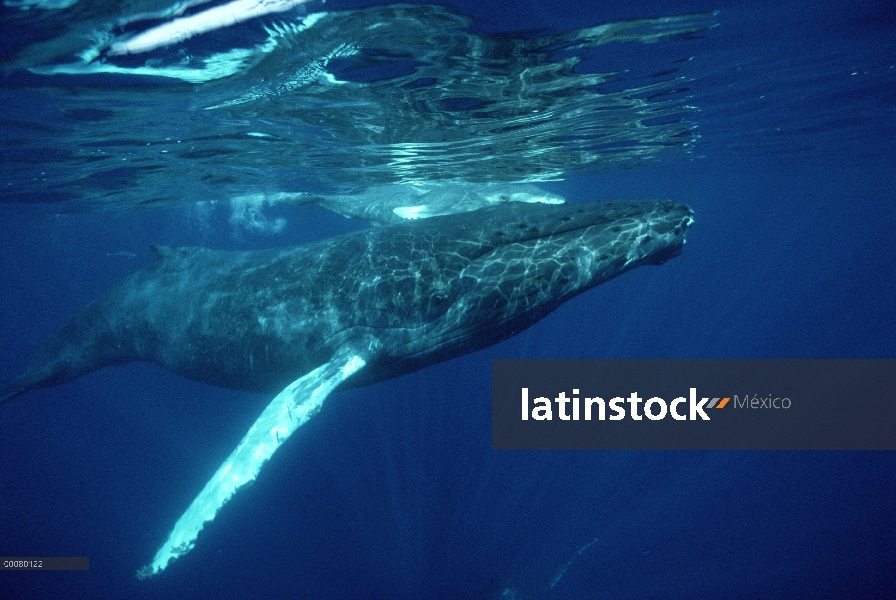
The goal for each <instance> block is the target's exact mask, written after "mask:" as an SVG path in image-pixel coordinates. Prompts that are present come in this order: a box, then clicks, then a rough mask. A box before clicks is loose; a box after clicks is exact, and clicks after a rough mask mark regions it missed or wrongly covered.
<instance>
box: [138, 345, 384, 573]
mask: <svg viewBox="0 0 896 600" xmlns="http://www.w3.org/2000/svg"><path fill="white" fill-rule="evenodd" d="M365 364H366V361H365V360H364V359H363V358H362V357H361V356H358V355H355V354H351V352H342V353H340V354H339V355H337V356H336V357H334V358H333V359H332V360H331V361H330V362H329V363H326V364H324V365H322V366H320V367H318V368H317V369H315V370H313V371H311V372H310V373H308V374H307V375H304V376H303V377H300V378H299V379H297V380H296V381H294V382H293V383H291V384H290V385H289V386H287V388H286V389H284V390H283V391H282V392H280V393H279V394H277V396H276V397H275V398H274V399H273V400H271V403H270V404H268V406H267V408H265V410H264V412H262V413H261V416H259V417H258V419H257V420H256V421H255V423H253V424H252V427H251V428H250V429H249V431H248V432H247V433H246V435H245V437H243V439H242V441H240V443H239V445H238V446H237V447H236V449H235V450H234V451H233V452H232V453H231V454H230V456H229V457H228V458H227V460H225V461H224V463H223V464H222V465H221V466H220V467H219V468H218V470H217V472H216V473H215V474H214V475H213V476H212V478H211V479H210V480H209V481H208V483H206V484H205V487H204V488H203V489H202V491H201V492H200V493H199V495H198V496H196V499H195V500H193V502H192V504H190V507H189V508H188V509H187V510H186V512H184V514H183V515H182V516H181V517H180V519H178V520H177V523H176V524H175V525H174V529H173V530H172V531H171V533H170V534H169V535H168V539H167V540H166V541H165V543H164V544H163V545H162V547H161V548H159V551H158V552H157V553H156V556H155V558H154V559H153V561H152V563H150V564H148V565H146V566H145V567H143V568H142V569H140V570H139V571H138V572H137V577H138V578H139V579H145V578H147V577H151V576H153V575H157V574H159V573H161V572H162V571H163V570H164V569H165V568H166V567H167V566H168V565H169V564H171V562H172V561H174V560H176V559H177V558H179V557H181V556H183V555H184V554H186V553H187V552H189V551H190V550H192V549H193V546H195V544H196V537H197V536H198V535H199V532H200V531H202V528H203V527H204V526H205V524H206V523H208V522H209V521H212V520H213V519H214V518H215V516H216V515H217V514H218V511H219V510H220V509H221V507H222V506H224V504H225V503H226V502H227V501H228V500H230V498H232V497H233V495H234V494H235V493H236V492H237V491H238V490H239V488H240V487H242V486H243V485H245V484H247V483H249V482H250V481H253V480H254V479H255V478H256V476H257V475H258V472H259V471H260V470H261V468H262V466H264V464H265V463H266V462H267V461H268V459H270V458H271V456H272V455H273V454H274V452H275V451H276V450H277V448H279V447H280V446H281V445H282V444H283V442H285V441H286V440H287V438H289V436H290V435H292V434H293V433H294V432H295V431H296V430H297V429H298V428H299V427H301V426H302V425H304V424H305V423H306V422H307V421H308V420H309V419H310V418H311V417H313V416H314V415H316V414H317V413H318V411H320V407H321V405H322V404H323V402H324V400H326V399H327V396H328V395H329V394H330V392H332V391H333V390H334V389H335V388H336V387H337V386H338V385H339V384H340V383H342V382H343V381H345V380H346V379H348V378H349V377H351V376H352V375H353V374H354V373H356V372H357V371H358V370H359V369H361V368H363V367H364V365H365Z"/></svg>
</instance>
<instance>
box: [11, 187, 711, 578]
mask: <svg viewBox="0 0 896 600" xmlns="http://www.w3.org/2000/svg"><path fill="white" fill-rule="evenodd" d="M692 223H693V218H692V211H691V210H690V208H688V207H687V206H685V205H683V204H678V203H675V202H671V201H656V202H634V203H596V204H560V205H552V204H541V203H535V204H528V203H516V202H511V203H502V204H498V205H495V206H490V207H486V208H481V209H479V210H475V211H471V212H463V213H457V214H451V215H447V216H438V217H432V218H427V219H422V220H414V221H408V222H404V223H400V224H398V225H392V226H384V227H372V228H369V229H366V230H363V231H358V232H354V233H350V234H346V235H343V236H339V237H334V238H330V239H326V240H322V241H319V242H315V243H312V244H306V245H303V246H297V247H291V248H276V249H270V250H259V251H248V252H240V251H221V250H210V249H205V248H178V247H159V248H156V253H157V257H156V259H155V261H154V262H153V263H152V264H150V265H149V266H147V267H146V268H144V269H143V270H141V271H138V272H136V273H134V274H133V275H131V276H130V277H129V278H127V279H125V280H124V281H123V282H122V283H120V284H119V285H118V286H117V287H115V288H113V289H112V290H110V291H109V292H107V293H106V294H105V295H103V296H101V297H100V298H98V299H96V300H95V301H93V302H92V303H91V304H89V305H88V306H87V307H86V308H85V309H84V310H83V311H82V312H81V313H80V314H78V315H76V316H75V317H74V318H73V319H72V320H71V321H70V322H69V323H68V324H66V325H65V326H64V327H63V328H62V329H61V330H60V331H59V333H58V334H57V335H56V336H55V337H54V338H52V339H51V340H50V341H49V342H47V344H46V345H45V346H44V347H43V348H42V349H41V350H40V351H39V352H38V354H37V355H36V357H35V358H34V359H33V360H32V361H31V363H30V364H29V365H28V366H27V368H26V369H25V372H24V373H23V374H22V375H21V376H20V377H18V378H17V379H16V380H15V381H13V382H12V383H11V384H9V385H8V386H7V387H6V388H4V389H3V390H0V402H2V401H5V400H8V399H9V398H12V397H14V396H17V395H20V394H22V393H25V392H27V391H28V390H30V389H33V388H36V387H46V386H52V385H59V384H62V383H65V382H67V381H71V380H73V379H75V378H77V377H79V376H81V375H84V374H86V373H89V372H91V371H94V370H96V369H99V368H102V367H105V366H109V365H115V364H123V363H127V362H129V361H133V360H144V361H151V362H155V363H158V364H160V365H162V366H165V367H167V368H168V369H170V370H172V371H174V372H175V373H178V374H180V375H183V376H185V377H188V378H190V379H195V380H198V381H203V382H206V383H211V384H214V385H218V386H223V387H227V388H233V389H239V390H248V391H253V392H262V393H269V394H276V396H275V397H274V399H273V400H272V401H271V403H270V404H269V405H268V406H267V408H266V409H265V410H264V411H263V412H262V414H261V416H259V418H258V420H257V421H256V422H255V424H254V425H253V426H252V427H251V428H250V430H249V432H248V433H247V434H246V436H245V437H244V438H243V440H242V441H241V442H240V444H239V445H238V446H237V448H236V449H235V450H234V451H233V453H232V454H231V455H230V456H229V457H228V458H227V460H225V461H224V463H223V464H222V465H221V467H220V469H219V470H218V472H217V473H215V475H214V476H213V477H212V479H211V480H210V481H209V482H208V483H207V484H206V486H205V488H204V489H203V490H202V492H200V494H199V495H198V496H197V497H196V499H195V500H194V501H193V503H192V504H191V505H190V507H189V508H188V509H187V511H186V512H185V513H184V514H183V516H182V517H181V518H180V519H179V520H178V522H177V523H176V524H175V526H174V529H173V530H172V532H171V534H170V536H169V538H168V540H166V542H165V543H164V545H163V546H162V547H161V548H160V550H159V551H158V553H157V554H156V556H155V558H154V559H153V561H152V562H151V563H150V564H149V565H147V566H146V567H144V568H143V569H141V570H140V572H139V573H138V576H140V577H146V576H150V575H154V574H157V573H159V572H161V571H162V570H163V569H165V567H166V566H167V565H168V564H169V563H170V561H172V560H174V559H176V558H177V557H178V556H181V555H183V554H184V553H186V552H188V551H189V550H190V549H191V548H192V547H193V545H194V544H195V540H196V536H197V535H198V533H199V531H200V530H201V529H202V527H203V525H204V524H205V523H206V522H207V521H210V520H212V519H213V518H214V516H215V514H216V513H217V511H218V509H220V507H221V506H222V505H223V504H224V503H225V502H226V501H227V500H228V499H229V498H230V497H231V496H232V495H233V494H234V493H235V492H236V490H237V489H238V488H239V487H241V486H242V485H244V484H245V483H248V482H250V481H252V480H254V479H255V477H256V475H257V473H258V471H259V469H260V468H261V466H262V465H263V464H264V462H266V461H267V460H268V459H269V458H270V456H271V455H272V454H273V453H274V451H275V450H276V449H277V448H278V447H279V446H280V445H281V444H282V443H283V442H284V441H285V440H286V439H287V438H288V437H289V435H290V434H292V433H293V432H294V431H295V430H296V429H297V428H298V427H299V426H301V425H302V424H303V423H305V422H306V421H307V420H308V419H309V418H310V417H312V416H313V415H314V414H316V412H317V411H318V410H319V409H320V406H321V404H322V402H323V401H324V400H325V399H326V397H327V395H328V394H330V393H331V392H332V391H333V390H335V389H337V388H340V387H342V388H345V387H354V386H360V385H366V384H370V383H374V382H377V381H382V380H385V379H389V378H392V377H396V376H398V375H402V374H405V373H410V372H413V371H416V370H418V369H421V368H423V367H425V366H427V365H432V364H435V363H438V362H440V361H444V360H448V359H450V358H453V357H456V356H460V355H462V354H466V353H468V352H471V351H474V350H478V349H481V348H485V347H487V346H490V345H492V344H495V343H497V342H499V341H501V340H503V339H506V338H508V337H510V336H512V335H514V334H516V333H519V332H520V331H522V330H523V329H525V328H526V327H528V326H530V325H532V324H533V323H535V322H536V321H538V320H539V319H541V318H543V317H544V316H546V315H547V314H548V313H550V312H551V311H552V310H553V309H555V308H556V307H558V306H559V305H560V304H562V303H563V302H565V301H566V300H569V299H570V298H572V297H574V296H576V295H578V294H580V293H582V292H584V291H586V290H588V289H590V288H592V287H594V286H596V285H599V284H601V283H603V282H605V281H607V280H609V279H611V278H613V277H616V276H617V275H620V274H621V273H624V272H626V271H628V270H630V269H633V268H635V267H638V266H641V265H648V264H662V263H663V262H665V261H666V260H668V259H670V258H672V257H674V256H677V255H678V254H679V253H680V252H681V249H682V246H683V245H684V243H685V233H686V231H687V229H688V227H690V225H691V224H692Z"/></svg>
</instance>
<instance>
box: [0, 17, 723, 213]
mask: <svg viewBox="0 0 896 600" xmlns="http://www.w3.org/2000/svg"><path fill="white" fill-rule="evenodd" d="M303 6H311V3H307V4H305V5H303ZM315 6H316V5H315ZM145 8H146V9H147V11H148V12H147V14H158V11H156V12H152V11H151V10H150V9H151V8H153V7H150V6H149V5H148V4H146V6H145ZM201 8H203V7H199V8H194V9H193V10H200V9H201ZM299 8H301V7H299ZM172 14H173V13H172ZM136 18H137V17H136V16H135V15H131V16H130V17H127V18H125V19H119V20H116V19H115V18H114V17H109V18H108V19H107V20H109V21H110V23H111V24H109V25H108V26H106V27H105V28H104V27H103V26H102V22H100V23H97V22H96V21H92V22H90V23H84V24H82V26H81V29H80V30H79V29H77V28H76V26H75V25H73V26H72V30H71V31H70V32H69V33H68V34H67V37H65V39H64V40H63V39H62V38H63V36H60V41H59V42H58V43H59V44H60V47H59V48H57V49H56V50H54V49H53V48H52V47H51V46H52V40H51V41H48V42H42V43H40V44H35V45H34V46H40V45H41V44H43V45H44V46H46V47H41V48H40V49H33V48H34V46H30V47H29V48H26V49H23V51H22V52H21V53H19V54H18V55H17V56H16V65H15V66H16V68H27V69H30V70H31V71H33V72H35V73H39V74H45V75H48V76H54V75H55V76H59V75H60V74H66V75H72V76H74V77H75V79H74V80H72V81H71V82H69V81H68V80H67V78H66V85H68V84H69V83H71V84H73V85H76V86H77V85H81V84H83V85H82V87H79V88H78V89H79V94H78V95H77V96H76V97H72V96H71V95H66V96H65V97H60V98H58V113H57V114H63V115H68V114H75V115H76V118H75V119H63V120H62V121H61V123H60V127H59V128H58V129H57V130H56V131H54V132H53V134H52V140H50V141H49V142H48V141H46V140H37V139H35V138H34V136H29V135H28V134H27V131H30V130H31V129H32V126H33V123H32V121H34V120H35V119H34V116H33V115H32V114H31V113H30V112H26V111H24V110H20V109H18V108H16V107H14V106H13V107H12V108H11V110H10V114H9V115H8V118H9V122H10V123H11V125H12V126H13V127H15V125H16V124H17V123H19V122H21V123H22V127H21V129H22V133H21V134H18V135H19V137H21V138H22V139H24V140H27V141H26V142H25V144H23V145H22V146H21V147H15V148H10V153H11V156H10V160H8V161H4V162H3V164H0V178H2V179H4V180H6V181H7V182H9V183H10V185H8V186H5V187H4V188H3V189H2V190H0V202H21V201H22V198H23V197H27V198H28V199H27V201H28V202H41V201H42V200H41V198H49V197H53V198H54V204H55V206H56V208H57V209H61V210H63V211H65V210H68V208H67V205H68V204H71V205H76V206H74V207H73V208H72V210H101V209H104V208H127V207H133V206H137V205H140V206H145V205H149V204H176V203H181V202H183V201H184V199H185V198H231V197H235V196H240V195H247V194H253V193H259V192H263V193H276V192H280V191H309V190H325V191H326V193H329V194H344V193H351V192H352V191H354V190H355V189H356V188H357V187H359V186H360V187H366V186H374V185H386V184H395V183H414V182H431V181H440V182H446V181H448V182H475V183H488V182H518V183H524V182H532V183H534V182H543V181H551V180H558V179H564V178H566V177H567V176H569V175H570V174H571V173H573V172H583V173H587V172H593V171H599V170H601V169H605V168H607V167H608V166H610V165H614V166H619V165H622V166H637V165H638V164H641V163H643V162H644V161H649V160H651V159H653V158H655V157H658V156H660V155H661V153H664V152H666V151H667V150H674V149H676V148H678V149H685V151H687V149H688V148H689V147H690V146H691V145H692V143H693V142H694V141H695V140H696V139H697V136H696V129H695V125H694V123H692V122H691V121H690V120H689V115H691V114H693V113H694V112H695V110H696V109H695V108H694V107H691V106H689V105H688V104H687V100H688V92H687V87H688V80H687V74H686V70H687V62H688V58H689V56H690V54H691V53H693V52H696V51H697V50H699V49H698V48H694V47H691V46H689V44H692V43H693V42H691V41H690V40H691V39H694V38H699V37H701V36H704V35H706V34H707V32H708V31H709V30H710V29H711V28H712V27H713V26H714V17H713V16H712V15H711V14H701V15H682V16H677V17H666V18H657V19H644V20H637V21H626V22H617V23H608V24H605V25H601V26H597V27H587V28H583V29H579V30H573V31H568V32H563V33H551V34H545V35H542V36H533V35H528V36H524V35H514V34H500V35H499V34H491V33H487V32H482V31H480V30H477V29H476V28H475V22H474V21H473V20H472V19H470V18H469V17H466V16H464V15H460V14H457V13H455V12H453V11H452V10H451V9H450V8H447V7H442V6H427V5H391V6H374V7H370V8H365V9H359V10H353V11H346V12H318V13H311V14H308V15H305V16H293V15H292V14H291V13H278V15H274V16H273V17H272V16H270V15H269V16H268V17H262V18H260V19H258V25H259V26H258V27H243V28H241V29H240V31H239V38H238V39H237V40H236V42H234V41H233V40H231V39H226V42H227V45H226V46H224V47H223V48H222V46H221V45H220V44H205V41H206V39H208V40H213V39H214V38H215V37H216V36H218V35H223V34H222V32H221V31H218V32H209V33H206V34H205V35H204V36H203V38H205V39H203V40H202V42H201V43H196V44H191V43H189V42H184V43H177V44H172V45H171V46H168V47H165V48H163V49H156V50H154V51H153V52H149V53H144V54H138V55H136V56H135V55H128V56H124V57H122V56H110V55H109V53H108V50H109V48H110V47H111V46H112V45H114V44H117V43H126V42H127V41H128V39H131V40H133V39H135V38H127V37H125V35H126V34H121V33H120V29H119V27H120V26H119V25H117V24H116V23H119V22H123V21H124V22H126V21H128V19H136ZM159 18H161V17H159ZM164 18H166V19H173V18H174V17H172V16H167V17H164ZM272 19H273V20H272ZM97 20H98V19H97ZM143 22H144V21H143V19H141V20H139V22H137V23H135V25H141V24H143ZM146 23H152V21H151V20H146ZM88 27H92V29H87V32H89V31H91V30H96V31H97V33H96V34H95V38H94V39H93V41H87V42H85V41H84V35H75V32H78V33H86V32H84V31H83V30H84V29H85V28H88ZM132 28H133V26H132V25H128V29H132ZM229 30H234V28H232V27H231V28H229ZM233 33H236V31H235V30H234V31H233ZM116 34H118V36H117V37H116ZM629 43H636V44H638V43H640V44H646V45H650V46H652V48H647V49H646V50H645V52H644V53H639V55H641V54H643V56H644V58H642V59H641V60H639V61H638V63H637V64H631V65H627V68H626V70H623V71H608V70H606V69H604V70H603V72H601V70H600V67H601V63H602V61H601V60H600V58H601V55H602V53H604V52H607V53H612V52H613V46H614V45H615V44H629ZM77 44H80V46H77ZM85 46H87V47H86V48H85ZM32 49H33V50H32ZM676 57H677V58H676ZM101 73H105V74H106V75H107V76H108V77H109V78H111V79H110V81H111V82H113V83H114V81H115V79H116V78H123V77H130V76H140V77H142V76H158V78H157V79H156V80H153V81H148V80H140V81H135V82H134V84H135V85H137V87H138V88H139V90H140V93H139V94H135V93H134V91H133V89H131V88H128V87H127V86H125V87H120V86H115V85H108V86H103V85H97V86H94V85H93V82H95V81H97V80H95V79H88V78H80V77H78V74H90V75H94V74H101ZM184 81H186V82H189V83H190V84H193V85H190V86H185V85H183V83H182V82H184ZM41 93H42V94H43V95H44V96H46V95H49V96H50V98H49V102H50V104H49V107H50V108H49V109H48V110H50V109H56V108H57V107H56V106H55V105H53V98H52V95H53V92H46V93H45V92H43V91H42V92H41ZM0 95H2V91H0ZM138 96H139V97H138ZM97 112H103V113H104V115H102V116H97V117H96V118H88V119H84V120H89V121H90V125H89V127H85V124H84V122H83V120H79V119H78V118H77V115H78V113H97ZM17 113H19V114H17ZM122 132H127V135H123V133H122ZM13 135H17V134H13ZM32 140H34V141H32ZM47 146H52V147H53V148H54V150H55V151H54V153H53V154H52V155H51V159H52V160H51V161H50V162H49V164H45V165H43V166H42V167H41V169H40V171H39V172H36V173H35V172H32V171H29V170H28V169H22V168H21V167H20V165H22V164H26V165H27V164H30V163H29V157H30V156H32V155H33V154H35V153H38V152H41V153H43V154H46V152H45V148H46V147H47ZM13 166H16V168H15V169H14V168H13ZM299 184H301V186H302V187H299ZM65 200H71V202H70V203H69V202H66V201H65ZM408 206H415V205H408Z"/></svg>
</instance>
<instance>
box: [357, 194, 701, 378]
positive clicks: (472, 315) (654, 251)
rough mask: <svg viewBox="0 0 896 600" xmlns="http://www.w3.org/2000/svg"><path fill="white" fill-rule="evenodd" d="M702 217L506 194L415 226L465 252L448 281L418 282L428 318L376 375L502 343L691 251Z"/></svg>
mask: <svg viewBox="0 0 896 600" xmlns="http://www.w3.org/2000/svg"><path fill="white" fill-rule="evenodd" d="M693 222H694V220H693V211H692V210H691V209H690V208H689V207H688V206H686V205H684V204H679V203H676V202H672V201H647V202H603V203H595V204H563V205H551V204H542V203H533V204H522V203H506V204H501V205H496V206H492V207H488V208H483V209H480V210H477V211H474V212H470V213H464V214H458V215H450V216H446V217H441V218H439V219H431V220H428V221H426V222H423V223H420V224H415V225H413V226H408V227H418V228H420V230H418V231H417V234H418V236H419V237H426V236H422V235H421V233H422V229H423V228H426V230H427V231H428V232H429V234H428V235H429V237H430V238H432V239H434V240H436V241H433V244H438V243H439V241H438V240H440V239H442V240H446V241H445V242H444V243H445V245H446V247H445V248H443V249H442V250H441V251H440V254H441V255H443V256H448V257H453V258H455V260H453V266H452V267H451V268H447V267H445V266H443V267H442V268H441V269H440V272H441V273H442V274H443V275H445V278H444V279H443V280H441V281H438V280H436V278H431V277H430V278H428V279H429V281H430V285H429V287H428V288H427V289H426V290H425V291H422V292H421V291H420V287H419V286H418V288H417V289H418V293H417V298H416V302H417V304H418V308H419V313H418V314H420V315H421V318H420V319H419V320H417V321H414V322H413V327H412V328H409V330H408V331H407V332H405V333H406V334H407V335H405V336H404V338H403V339H402V340H401V343H398V342H393V343H392V344H391V345H392V349H391V351H390V353H389V354H390V356H389V359H390V361H391V362H392V364H391V365H390V367H389V368H382V369H380V371H378V372H379V373H380V374H381V375H383V376H382V377H375V378H374V380H379V379H385V378H388V377H392V376H395V375H398V374H403V373H407V372H411V371H414V370H416V369H418V368H420V367H421V366H425V365H426V364H433V363H436V362H440V361H442V360H447V359H449V358H453V357H455V356H459V355H461V354H464V353H467V352H470V351H472V350H477V349H481V348H485V347H487V346H490V345H492V344H495V343H497V342H500V341H501V340H503V339H506V338H508V337H510V336H512V335H515V334H516V333H519V332H520V331H522V330H524V329H526V328H527V327H529V326H530V325H532V324H534V323H535V322H537V321H538V320H540V319H542V318H543V317H545V316H546V315H547V314H548V313H550V312H551V311H553V310H554V309H555V308H557V307H558V306H560V305H561V304H563V303H564V302H566V301H567V300H569V299H571V298H573V297H575V296H577V295H578V294H581V293H583V292H585V291H587V290H589V289H591V288H593V287H595V286H597V285H600V284H601V283H604V282H606V281H608V280H610V279H612V278H614V277H616V276H618V275H621V274H623V273H625V272H626V271H629V270H631V269H634V268H636V267H639V266H642V265H661V264H663V263H664V262H666V261H668V260H669V259H671V258H673V257H675V256H677V255H678V254H680V253H681V250H682V248H683V246H684V244H685V234H686V232H687V230H688V228H689V227H690V226H691V225H692V224H693ZM407 270H408V271H407V272H408V273H416V272H418V271H419V266H417V265H414V264H413V263H412V264H411V265H409V266H408V267H407ZM408 322H411V320H408ZM397 339H399V338H398V336H396V340H397ZM370 374H371V373H370V372H368V373H367V374H364V375H363V376H361V377H359V378H358V383H369V382H371V379H370Z"/></svg>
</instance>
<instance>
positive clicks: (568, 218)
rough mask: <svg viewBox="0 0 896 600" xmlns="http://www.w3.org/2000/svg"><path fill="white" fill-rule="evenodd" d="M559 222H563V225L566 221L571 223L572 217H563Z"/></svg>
mask: <svg viewBox="0 0 896 600" xmlns="http://www.w3.org/2000/svg"><path fill="white" fill-rule="evenodd" d="M560 220H561V221H563V222H564V223H566V222H567V221H572V217H563V218H562V219H560Z"/></svg>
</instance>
